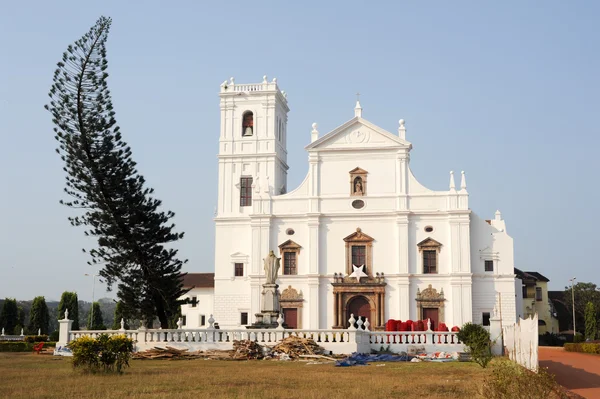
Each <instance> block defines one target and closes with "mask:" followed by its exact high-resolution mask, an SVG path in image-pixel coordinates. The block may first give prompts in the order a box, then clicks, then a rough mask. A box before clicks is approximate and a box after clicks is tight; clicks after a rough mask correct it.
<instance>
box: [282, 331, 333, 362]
mask: <svg viewBox="0 0 600 399" xmlns="http://www.w3.org/2000/svg"><path fill="white" fill-rule="evenodd" d="M272 353H273V354H274V355H277V354H280V353H285V354H286V355H288V356H289V357H290V358H291V359H297V358H298V357H300V356H301V355H320V354H322V353H323V348H321V347H320V346H319V345H318V344H317V343H316V342H315V341H313V340H312V339H310V338H300V337H296V336H290V337H287V338H285V339H283V340H282V341H281V342H279V343H278V344H277V345H275V346H274V347H273V350H272Z"/></svg>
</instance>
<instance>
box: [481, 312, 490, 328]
mask: <svg viewBox="0 0 600 399" xmlns="http://www.w3.org/2000/svg"><path fill="white" fill-rule="evenodd" d="M481 324H482V325H484V326H489V325H490V312H483V321H482V323H481Z"/></svg>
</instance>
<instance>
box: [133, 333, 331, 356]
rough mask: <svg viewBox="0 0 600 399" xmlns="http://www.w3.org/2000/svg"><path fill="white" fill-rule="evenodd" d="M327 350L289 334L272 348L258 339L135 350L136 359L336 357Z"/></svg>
mask: <svg viewBox="0 0 600 399" xmlns="http://www.w3.org/2000/svg"><path fill="white" fill-rule="evenodd" d="M323 353H324V350H323V348H321V347H320V346H319V345H318V344H317V343H316V342H315V341H313V340H312V339H310V338H300V337H295V336H291V337H287V338H285V339H284V340H282V341H281V342H279V343H278V344H277V345H275V346H274V347H273V348H269V347H267V346H265V347H262V346H260V345H259V344H258V343H257V342H256V341H252V340H240V341H238V340H235V341H233V350H208V351H195V352H190V351H188V350H187V349H177V348H173V347H170V346H167V347H166V348H159V347H154V348H152V349H148V350H146V351H144V352H136V353H134V354H133V359H141V360H147V359H163V360H165V359H166V360H192V359H215V360H250V359H265V358H266V359H277V360H297V359H298V358H308V357H310V358H320V359H324V360H329V361H334V360H335V359H333V358H327V357H325V356H322V354H323Z"/></svg>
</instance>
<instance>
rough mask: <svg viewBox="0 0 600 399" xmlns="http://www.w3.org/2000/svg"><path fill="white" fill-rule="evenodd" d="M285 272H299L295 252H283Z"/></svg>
mask: <svg viewBox="0 0 600 399" xmlns="http://www.w3.org/2000/svg"><path fill="white" fill-rule="evenodd" d="M283 274H298V270H297V268H296V253H295V252H284V253H283Z"/></svg>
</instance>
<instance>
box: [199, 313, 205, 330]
mask: <svg viewBox="0 0 600 399" xmlns="http://www.w3.org/2000/svg"><path fill="white" fill-rule="evenodd" d="M205 325H206V316H205V315H203V314H201V315H200V327H202V326H205Z"/></svg>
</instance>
